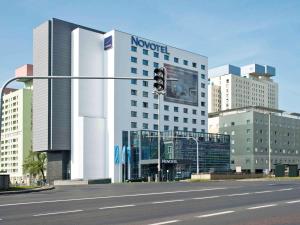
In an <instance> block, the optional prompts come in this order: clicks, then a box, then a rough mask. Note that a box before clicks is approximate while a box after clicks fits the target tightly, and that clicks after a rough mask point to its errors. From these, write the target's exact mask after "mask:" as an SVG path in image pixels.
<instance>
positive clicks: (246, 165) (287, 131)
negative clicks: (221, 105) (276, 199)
mask: <svg viewBox="0 0 300 225" xmlns="http://www.w3.org/2000/svg"><path fill="white" fill-rule="evenodd" d="M208 120H209V132H216V133H222V134H228V135H230V139H231V140H230V141H231V145H230V148H231V169H232V170H236V168H237V167H240V168H241V169H242V171H244V172H252V173H254V172H263V171H266V170H268V169H269V162H270V168H271V170H274V168H275V164H297V165H298V166H299V165H300V155H299V152H300V140H299V138H298V137H299V136H300V114H299V113H287V112H285V111H282V110H278V109H269V108H264V107H261V106H256V107H243V108H239V109H231V110H225V111H220V112H215V113H210V114H209V119H208ZM269 130H270V132H269ZM269 151H270V159H271V160H269Z"/></svg>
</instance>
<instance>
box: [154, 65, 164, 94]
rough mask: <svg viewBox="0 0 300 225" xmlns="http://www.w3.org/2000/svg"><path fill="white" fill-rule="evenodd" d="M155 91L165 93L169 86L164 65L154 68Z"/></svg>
mask: <svg viewBox="0 0 300 225" xmlns="http://www.w3.org/2000/svg"><path fill="white" fill-rule="evenodd" d="M154 80H155V82H154V84H153V87H154V91H155V92H157V93H158V94H164V93H165V92H166V87H167V73H166V69H165V68H164V67H162V68H156V69H155V70H154Z"/></svg>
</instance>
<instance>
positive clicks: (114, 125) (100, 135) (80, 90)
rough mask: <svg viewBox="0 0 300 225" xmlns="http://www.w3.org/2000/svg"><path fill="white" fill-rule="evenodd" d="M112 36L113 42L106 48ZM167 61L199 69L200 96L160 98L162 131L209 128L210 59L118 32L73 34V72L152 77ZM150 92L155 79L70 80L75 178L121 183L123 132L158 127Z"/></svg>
mask: <svg viewBox="0 0 300 225" xmlns="http://www.w3.org/2000/svg"><path fill="white" fill-rule="evenodd" d="M110 36H111V37H112V42H111V45H112V46H111V47H110V48H109V49H106V50H104V45H105V44H104V40H107V38H109V37H110ZM133 38H135V39H134V40H135V41H134V40H133ZM138 40H139V41H140V42H139V43H140V44H138ZM142 45H143V46H144V47H141V46H142ZM151 47H153V48H152V49H154V48H155V50H151ZM165 63H167V64H169V65H172V66H176V68H179V67H180V68H184V69H187V70H189V71H196V72H197V74H198V78H197V80H198V83H197V85H198V96H197V105H195V104H194V105H192V104H182V102H181V103H178V102H170V101H164V100H162V101H161V105H160V113H161V114H160V121H161V122H160V130H174V129H175V130H176V129H178V130H188V131H198V132H200V131H203V132H207V58H206V57H204V56H201V55H198V54H195V53H191V52H188V51H184V50H181V49H177V48H174V47H171V46H166V45H164V44H161V43H158V42H154V41H151V40H147V39H144V38H140V37H136V36H133V35H131V34H127V33H124V32H120V31H116V30H113V31H110V32H107V33H105V34H100V33H96V32H93V31H87V30H83V29H80V28H78V29H75V30H74V31H73V32H72V76H98V77H143V76H145V77H150V78H151V77H153V70H154V69H155V67H162V66H164V64H165ZM174 68H175V67H174ZM187 70H186V71H187ZM186 76H187V75H186ZM174 86H176V85H174ZM152 91H153V81H142V80H138V81H131V80H73V81H72V149H71V179H99V178H111V179H112V181H113V182H118V181H119V179H120V177H121V176H120V174H119V167H118V165H115V162H114V147H115V146H116V145H118V146H119V147H120V149H121V148H122V131H131V130H143V129H144V130H157V129H158V127H157V123H158V118H157V111H158V110H157V103H158V100H157V98H156V97H155V96H154V95H153V94H152ZM189 91H193V90H189ZM161 99H163V97H162V98H161Z"/></svg>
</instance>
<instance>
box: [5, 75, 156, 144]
mask: <svg viewBox="0 0 300 225" xmlns="http://www.w3.org/2000/svg"><path fill="white" fill-rule="evenodd" d="M24 79H25V80H29V79H30V80H153V78H148V77H95V76H82V77H78V76H31V77H13V78H11V79H9V80H7V81H6V82H5V83H4V85H3V86H2V89H1V95H0V143H1V139H2V138H1V136H2V110H3V97H4V90H5V88H6V87H7V85H9V84H10V83H11V82H13V81H15V80H24ZM33 88H34V87H33Z"/></svg>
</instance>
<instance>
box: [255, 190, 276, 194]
mask: <svg viewBox="0 0 300 225" xmlns="http://www.w3.org/2000/svg"><path fill="white" fill-rule="evenodd" d="M269 192H274V191H270V190H269V191H256V192H254V193H255V194H263V193H269Z"/></svg>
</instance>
